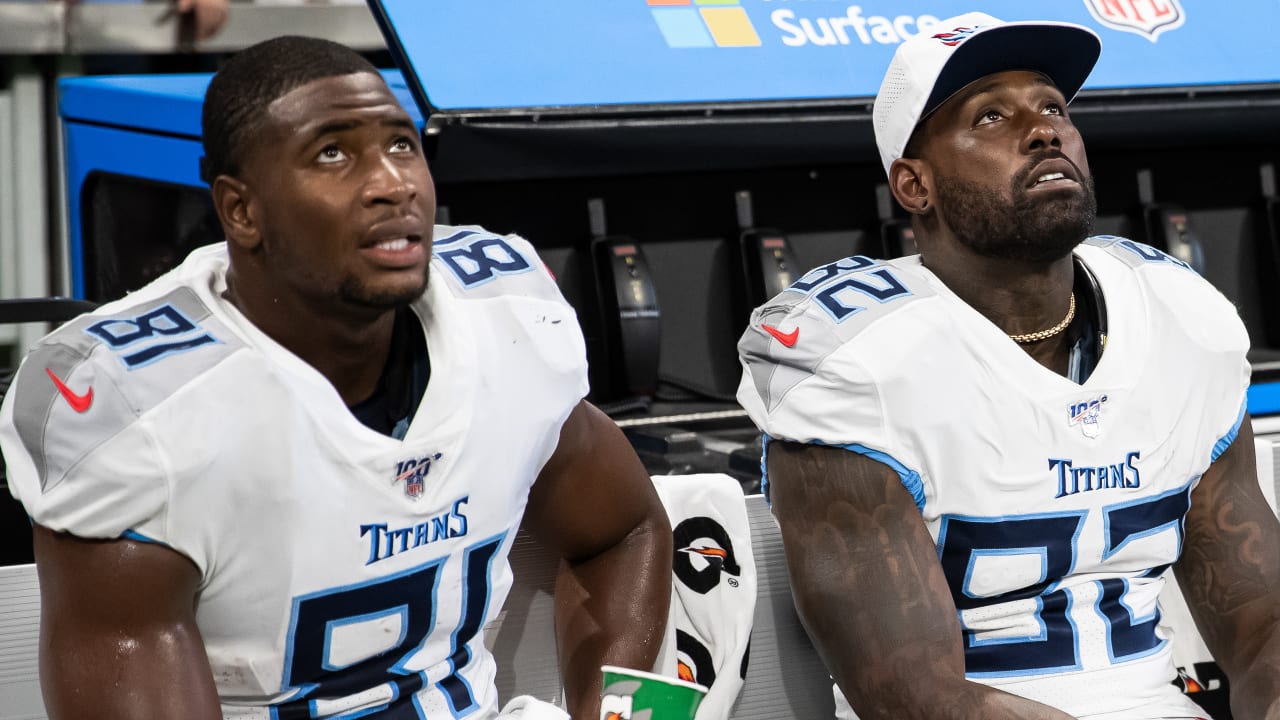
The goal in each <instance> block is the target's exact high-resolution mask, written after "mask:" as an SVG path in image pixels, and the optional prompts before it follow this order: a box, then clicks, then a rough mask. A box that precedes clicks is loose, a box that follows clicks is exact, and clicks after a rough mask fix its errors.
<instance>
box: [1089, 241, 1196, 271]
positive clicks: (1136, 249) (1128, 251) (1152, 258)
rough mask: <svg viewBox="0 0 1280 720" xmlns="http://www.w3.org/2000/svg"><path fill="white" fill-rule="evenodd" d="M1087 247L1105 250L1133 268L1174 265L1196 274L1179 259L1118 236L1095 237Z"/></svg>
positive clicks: (1144, 244)
mask: <svg viewBox="0 0 1280 720" xmlns="http://www.w3.org/2000/svg"><path fill="white" fill-rule="evenodd" d="M1084 244H1085V245H1088V246H1090V247H1095V248H1099V249H1101V250H1105V251H1106V252H1107V254H1108V255H1110V256H1112V257H1114V258H1116V259H1117V260H1119V261H1121V262H1123V263H1124V264H1125V265H1128V266H1129V267H1131V268H1135V269H1136V268H1140V267H1143V266H1145V265H1152V264H1154V265H1174V266H1177V267H1180V268H1182V269H1183V270H1186V271H1187V272H1190V273H1194V272H1195V270H1192V269H1191V266H1190V265H1188V264H1186V263H1185V262H1183V261H1181V260H1179V259H1178V258H1176V257H1174V256H1172V255H1170V254H1168V253H1166V252H1164V251H1163V250H1157V249H1156V248H1153V247H1151V246H1150V245H1147V244H1146V243H1140V242H1137V241H1136V240H1130V239H1128V238H1122V237H1119V236H1116V235H1094V236H1093V237H1091V238H1089V239H1087V240H1085V241H1084Z"/></svg>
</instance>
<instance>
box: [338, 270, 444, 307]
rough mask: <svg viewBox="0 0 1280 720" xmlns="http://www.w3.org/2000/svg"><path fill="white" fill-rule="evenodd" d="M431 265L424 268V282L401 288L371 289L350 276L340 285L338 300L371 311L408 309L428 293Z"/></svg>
mask: <svg viewBox="0 0 1280 720" xmlns="http://www.w3.org/2000/svg"><path fill="white" fill-rule="evenodd" d="M430 270H431V263H429V262H428V263H427V264H426V265H424V266H423V268H422V282H421V283H417V284H415V285H412V286H406V287H400V288H386V289H381V288H379V289H375V288H370V287H369V286H368V285H366V284H365V283H363V282H361V281H360V280H359V279H358V278H356V277H354V276H350V275H348V276H347V277H346V278H344V279H343V280H342V282H341V283H339V285H338V298H339V299H341V300H342V301H343V302H345V303H347V304H349V305H355V306H358V307H364V308H369V309H371V310H394V309H397V308H401V307H406V306H407V305H409V303H412V302H413V301H414V300H417V299H418V298H420V297H422V294H423V293H424V292H426V291H427V280H428V274H429V272H430Z"/></svg>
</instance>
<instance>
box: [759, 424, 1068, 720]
mask: <svg viewBox="0 0 1280 720" xmlns="http://www.w3.org/2000/svg"><path fill="white" fill-rule="evenodd" d="M768 469H769V480H770V488H771V490H770V496H771V499H772V506H773V512H774V515H775V516H777V518H778V525H779V526H780V527H781V529H782V544H783V550H784V551H785V553H786V557H787V567H788V570H789V571H790V575H791V587H792V593H793V594H794V596H795V602H796V609H797V610H798V611H799V614H800V620H801V621H802V622H803V623H804V626H805V629H806V630H808V632H809V637H811V638H812V639H813V642H814V645H815V646H816V647H817V649H818V654H819V655H821V656H822V659H823V661H824V662H825V663H826V665H827V669H828V670H829V671H830V672H831V675H832V677H834V678H835V679H836V683H837V684H838V685H839V686H840V689H841V691H842V692H843V693H844V696H845V698H847V699H848V700H849V704H850V705H851V706H852V707H853V709H854V710H855V711H857V713H858V716H859V717H861V718H863V720H871V718H894V719H895V720H900V719H906V718H925V717H927V718H946V719H948V720H951V719H955V720H959V719H960V718H987V719H993V720H995V719H1003V718H1035V719H1037V720H1039V719H1042V718H1043V719H1045V720H1067V719H1068V718H1069V717H1070V716H1068V715H1066V714H1064V713H1062V712H1059V711H1057V710H1054V709H1052V708H1050V707H1047V706H1045V705H1041V704H1039V703H1035V702H1032V701H1030V700H1026V699H1023V698H1020V697H1017V696H1014V695H1010V694H1008V693H1005V692H1001V691H999V690H995V689H993V688H990V687H987V686H985V685H981V684H979V683H973V682H969V681H968V680H966V679H965V676H964V650H963V648H962V645H961V634H960V621H959V619H958V617H957V616H956V607H955V603H954V602H953V601H952V599H951V591H950V590H949V589H948V587H947V581H946V578H945V577H944V576H943V574H942V566H941V565H940V564H939V563H938V555H937V551H936V550H935V548H934V543H933V538H932V537H931V536H930V535H929V531H928V530H927V529H926V528H925V524H924V520H923V518H921V516H920V511H919V510H918V509H916V505H915V502H914V500H913V499H912V497H911V494H910V493H909V492H907V490H906V488H904V487H903V486H902V483H901V481H900V480H899V478H898V475H897V474H896V473H895V472H894V471H893V470H891V469H890V468H888V467H887V466H885V465H882V464H880V463H878V462H876V461H874V460H871V459H869V458H866V457H864V456H862V455H858V454H856V453H852V452H849V451H846V450H841V449H839V448H832V447H824V446H818V445H799V444H794V443H784V442H776V441H775V442H771V443H770V444H769V468H768Z"/></svg>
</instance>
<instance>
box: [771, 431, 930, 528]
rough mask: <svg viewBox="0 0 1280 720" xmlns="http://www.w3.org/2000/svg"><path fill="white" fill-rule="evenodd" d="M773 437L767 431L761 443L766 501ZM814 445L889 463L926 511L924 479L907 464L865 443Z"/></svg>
mask: <svg viewBox="0 0 1280 720" xmlns="http://www.w3.org/2000/svg"><path fill="white" fill-rule="evenodd" d="M772 440H773V438H771V437H769V434H768V433H765V435H764V439H763V442H762V443H761V452H760V492H762V493H764V499H765V502H770V500H769V469H768V466H769V462H768V460H769V442H770V441H772ZM812 444H814V445H826V446H828V447H838V448H841V449H844V450H848V451H850V452H855V453H857V454H859V455H862V456H864V457H868V458H870V459H872V460H875V461H876V462H878V463H881V464H882V465H887V466H889V468H890V469H891V470H893V471H894V472H896V473H898V477H899V478H900V479H901V480H902V486H903V487H905V488H906V489H907V492H909V493H911V498H912V499H913V500H914V501H915V503H916V508H917V509H918V510H919V511H920V512H921V513H924V481H923V480H921V479H920V473H918V472H916V471H915V470H912V469H910V468H908V467H907V466H906V465H903V464H902V463H900V462H898V460H897V459H896V458H894V457H893V456H891V455H888V454H886V453H882V452H880V451H879V450H872V449H871V448H869V447H867V446H865V445H859V444H857V443H852V444H849V445H833V444H831V443H824V442H814V443H812Z"/></svg>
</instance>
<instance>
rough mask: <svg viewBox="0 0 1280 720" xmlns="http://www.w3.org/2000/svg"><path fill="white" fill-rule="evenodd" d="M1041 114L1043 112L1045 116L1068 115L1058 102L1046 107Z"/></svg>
mask: <svg viewBox="0 0 1280 720" xmlns="http://www.w3.org/2000/svg"><path fill="white" fill-rule="evenodd" d="M1041 112H1043V113H1044V114H1045V115H1066V114H1067V113H1066V111H1065V110H1064V109H1063V107H1062V106H1061V105H1059V104H1058V103H1056V102H1051V103H1049V104H1048V105H1045V106H1044V110H1043V111H1041Z"/></svg>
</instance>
